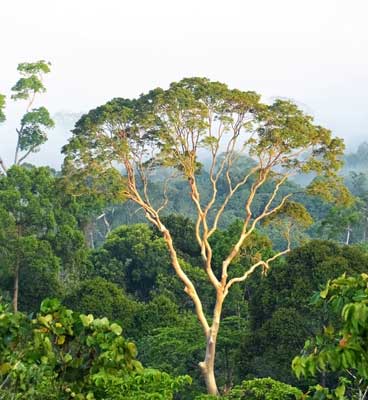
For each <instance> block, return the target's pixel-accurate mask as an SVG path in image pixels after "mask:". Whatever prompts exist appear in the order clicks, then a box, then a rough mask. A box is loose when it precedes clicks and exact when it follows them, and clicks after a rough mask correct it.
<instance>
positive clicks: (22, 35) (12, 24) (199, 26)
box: [0, 0, 368, 166]
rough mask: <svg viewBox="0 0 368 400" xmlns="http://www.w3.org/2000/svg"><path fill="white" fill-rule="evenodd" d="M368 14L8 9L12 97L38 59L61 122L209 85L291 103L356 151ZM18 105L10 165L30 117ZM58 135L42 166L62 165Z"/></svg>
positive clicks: (241, 2)
mask: <svg viewBox="0 0 368 400" xmlns="http://www.w3.org/2000/svg"><path fill="white" fill-rule="evenodd" d="M367 15H368V1H367V0H350V1H346V0H345V1H342V0H252V1H251V0H226V1H225V0H221V1H220V0H196V1H194V0H185V1H184V0H180V1H179V0H166V1H164V0H140V1H139V0H135V1H132V0H131V1H127V0H125V1H124V0H103V1H102V0H88V1H87V0H62V1H61V0H53V1H50V0H32V1H29V0H3V1H2V2H1V8H0V37H1V64H0V65H1V66H0V68H1V74H0V93H5V94H9V89H10V87H11V86H12V85H13V84H14V83H15V81H16V80H17V78H18V76H17V72H16V66H17V64H18V63H19V62H23V61H36V60H38V59H45V60H48V61H51V63H52V73H51V74H49V76H48V77H47V79H46V85H47V88H48V92H47V94H46V95H44V96H42V97H41V98H39V99H38V103H37V105H46V106H47V107H48V108H49V109H50V111H51V112H52V113H55V112H58V111H72V112H81V111H88V110H89V109H91V108H93V107H95V106H97V105H100V104H102V103H104V102H105V101H107V100H109V99H111V98H113V97H117V96H119V97H134V96H137V95H139V94H140V93H142V92H145V91H147V90H149V89H151V88H154V87H157V86H162V87H167V86H168V84H169V83H170V82H172V81H174V80H179V79H181V78H183V77H189V76H206V77H209V78H211V79H214V80H219V81H222V82H225V83H227V84H229V86H231V87H237V88H239V89H243V90H255V91H257V92H259V93H260V94H262V95H263V96H264V98H265V99H272V98H273V97H286V98H291V99H293V100H294V101H296V102H298V103H299V104H302V105H303V106H304V107H305V108H306V109H307V110H308V111H309V112H311V113H312V114H313V115H314V116H315V117H316V120H317V121H318V122H319V123H321V124H323V125H325V126H326V127H328V128H331V129H332V130H333V132H334V133H335V134H336V135H339V136H343V137H344V138H345V139H346V141H347V143H348V144H352V143H354V142H355V141H363V140H368V107H367V96H368V79H367V78H368V24H367ZM8 103H9V107H8V115H9V122H8V123H7V124H6V125H2V126H0V134H1V136H0V154H1V153H6V154H5V155H3V157H4V158H5V159H7V158H8V157H7V156H6V155H7V154H10V153H9V152H10V149H11V148H12V146H14V140H13V141H12V135H11V131H12V129H13V127H14V126H13V123H12V121H14V120H15V119H16V117H17V115H18V116H19V114H17V113H20V112H21V109H22V108H21V105H18V106H16V107H15V106H13V105H11V104H10V102H8ZM52 135H53V134H51V135H50V136H52ZM54 135H58V137H54V138H53V139H52V140H51V141H50V143H49V145H48V146H47V147H46V148H45V149H46V150H45V149H44V151H42V150H41V152H40V153H38V154H37V156H36V157H34V158H33V160H32V161H35V160H36V161H38V163H44V162H48V163H51V164H52V165H53V166H57V164H58V162H59V160H60V159H59V160H58V158H57V156H55V154H56V153H57V152H58V146H59V144H60V143H61V142H63V141H64V140H65V137H66V133H65V134H64V135H63V133H62V132H60V130H57V131H55V132H54ZM13 138H14V136H13Z"/></svg>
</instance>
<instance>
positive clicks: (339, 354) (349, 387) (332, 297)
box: [293, 273, 368, 400]
mask: <svg viewBox="0 0 368 400" xmlns="http://www.w3.org/2000/svg"><path fill="white" fill-rule="evenodd" d="M314 302H315V303H316V304H318V305H319V308H328V309H329V311H330V313H331V314H330V315H331V318H330V319H329V321H328V323H326V325H325V327H324V328H323V330H321V331H320V332H319V333H318V335H316V337H315V338H312V339H310V340H307V341H306V343H305V347H304V350H303V353H302V355H301V356H298V357H295V359H294V360H293V370H294V372H295V373H296V375H297V376H298V377H300V376H302V375H304V376H311V375H312V376H314V375H316V374H317V373H321V372H322V373H328V372H334V373H337V374H338V375H340V376H341V377H342V378H345V379H340V384H339V385H338V386H337V388H332V389H333V390H332V393H333V395H331V394H330V393H329V390H328V389H327V390H326V388H324V387H322V386H321V385H318V386H317V387H316V388H315V389H316V396H315V397H313V398H320V399H325V398H336V399H341V400H342V399H358V400H364V399H366V397H367V394H368V349H367V343H368V275H367V274H366V273H362V274H360V275H355V276H348V275H346V274H343V275H342V276H340V277H338V278H336V279H333V280H329V281H328V282H327V285H326V286H325V288H324V289H323V290H322V291H321V292H320V293H317V295H316V296H315V297H314Z"/></svg>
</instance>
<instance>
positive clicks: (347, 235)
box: [345, 224, 351, 245]
mask: <svg viewBox="0 0 368 400" xmlns="http://www.w3.org/2000/svg"><path fill="white" fill-rule="evenodd" d="M350 234H351V227H350V224H349V225H348V228H347V232H346V240H345V244H346V245H349V243H350Z"/></svg>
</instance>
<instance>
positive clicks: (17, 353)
mask: <svg viewBox="0 0 368 400" xmlns="http://www.w3.org/2000/svg"><path fill="white" fill-rule="evenodd" d="M18 71H19V73H20V78H19V80H18V81H17V82H16V83H15V85H14V86H13V87H12V93H13V95H12V98H11V99H7V101H20V102H22V104H24V110H25V111H24V114H23V116H22V117H21V119H20V121H19V127H18V128H17V129H16V131H15V132H14V136H15V138H16V143H17V145H16V149H15V154H14V157H12V159H14V162H13V163H12V164H11V165H7V164H6V163H5V162H4V160H3V159H0V164H1V168H2V172H1V175H0V300H1V303H0V398H1V399H7V400H8V399H9V400H10V399H45V400H46V399H47V400H48V399H50V400H51V399H72V398H74V399H86V400H92V399H96V400H97V399H101V400H102V399H112V400H115V399H116V400H118V399H127V400H129V399H132V400H133V399H138V400H139V399H142V400H143V399H147V400H148V399H178V400H194V399H197V400H201V399H202V400H205V399H214V398H217V397H221V398H224V399H233V400H235V399H238V400H240V399H251V400H252V399H258V400H261V399H267V400H279V399H280V400H282V399H285V400H287V399H337V400H338V399H339V400H342V399H359V400H364V399H365V398H366V395H367V392H368V344H367V343H368V275H367V274H368V246H367V243H368V237H367V234H368V170H367V168H368V150H367V148H368V145H367V143H362V144H361V145H360V146H359V148H358V149H357V152H356V153H354V154H348V153H346V152H344V144H343V141H342V140H341V139H339V138H336V137H335V136H334V135H333V134H332V132H331V131H329V130H328V129H327V128H324V127H322V126H320V125H318V124H316V123H315V122H314V120H313V118H312V117H311V116H310V115H308V114H306V113H305V112H303V111H302V110H301V109H300V108H298V107H297V106H296V105H295V104H294V103H292V102H291V101H286V100H280V99H277V100H275V101H274V102H273V103H272V104H266V103H263V102H262V101H261V96H260V95H258V94H257V93H255V92H253V91H248V92H246V91H241V90H238V89H231V88H229V87H228V86H227V85H225V84H223V83H219V82H214V81H211V80H208V79H206V78H188V79H183V80H181V81H179V82H174V83H172V84H171V85H170V87H169V88H168V89H161V88H156V89H153V90H151V91H149V92H148V93H145V94H142V95H141V96H139V97H138V98H134V99H124V98H116V99H113V100H111V101H109V102H107V103H106V104H103V105H101V106H99V107H97V108H95V109H92V110H90V111H89V112H88V113H86V114H84V115H82V116H81V117H80V118H79V120H78V121H77V122H76V124H75V127H74V128H73V130H72V132H70V133H67V132H66V135H69V134H70V140H69V142H68V144H67V145H65V146H64V148H63V157H64V163H63V167H62V169H61V170H60V171H55V170H53V169H51V168H49V167H48V166H44V167H36V166H34V165H32V164H30V163H29V162H28V157H29V156H30V155H31V154H33V153H35V152H37V151H40V150H41V151H42V147H43V145H44V143H46V141H47V139H48V134H49V133H50V130H51V128H52V127H53V126H54V121H53V120H52V118H51V116H50V114H49V112H48V110H47V108H45V107H43V106H38V104H37V107H36V106H35V102H41V100H42V93H43V92H45V91H46V86H45V84H44V80H43V78H44V76H45V75H46V74H48V73H49V72H50V64H49V63H47V62H45V61H39V62H36V63H22V64H19V67H18ZM5 106H6V103H5V97H4V96H0V120H1V121H3V120H4V119H5V117H6V107H5ZM0 128H1V126H0ZM0 155H1V154H0ZM1 156H2V155H1ZM305 176H307V177H308V179H307V180H306V181H308V184H307V185H301V184H299V183H297V182H300V181H304V180H303V179H299V178H300V177H301V178H303V177H305Z"/></svg>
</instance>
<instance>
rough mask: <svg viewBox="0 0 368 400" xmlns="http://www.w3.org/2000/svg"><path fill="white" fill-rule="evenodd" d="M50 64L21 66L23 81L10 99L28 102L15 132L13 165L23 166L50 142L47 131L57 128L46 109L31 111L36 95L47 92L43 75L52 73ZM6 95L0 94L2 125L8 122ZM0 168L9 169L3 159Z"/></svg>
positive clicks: (4, 171) (4, 170) (16, 86)
mask: <svg viewBox="0 0 368 400" xmlns="http://www.w3.org/2000/svg"><path fill="white" fill-rule="evenodd" d="M50 65H51V64H50V63H48V62H46V61H44V60H40V61H37V62H34V63H20V64H18V71H19V73H20V75H21V78H20V79H19V80H18V81H17V82H16V84H15V85H14V86H13V87H12V89H11V90H12V92H13V94H12V96H11V98H12V99H13V100H15V101H17V100H25V101H26V102H27V106H26V112H25V114H24V115H23V117H22V118H21V121H20V126H19V128H17V129H16V134H17V142H16V147H15V154H14V165H20V164H21V163H22V162H23V161H24V160H25V159H26V158H27V157H28V156H29V155H30V154H31V153H34V152H37V151H38V150H39V148H40V146H41V145H42V144H43V143H45V142H46V140H47V130H48V129H50V128H52V127H53V126H54V122H53V120H52V119H51V117H50V114H49V112H48V110H47V109H46V108H45V107H38V108H32V107H33V104H34V102H35V99H36V96H37V94H39V93H44V92H46V88H45V86H44V84H43V76H44V75H45V74H48V73H49V72H50ZM4 104H5V103H4V96H1V95H0V122H2V120H4V119H5V116H4V114H3V111H2V109H3V107H4ZM0 166H1V168H2V171H3V173H6V171H7V167H6V166H5V163H4V160H3V159H2V158H1V157H0Z"/></svg>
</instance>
